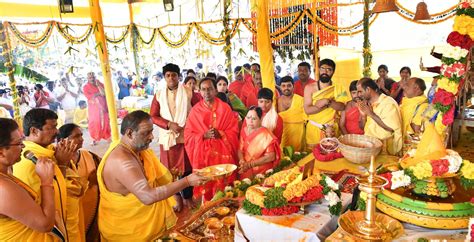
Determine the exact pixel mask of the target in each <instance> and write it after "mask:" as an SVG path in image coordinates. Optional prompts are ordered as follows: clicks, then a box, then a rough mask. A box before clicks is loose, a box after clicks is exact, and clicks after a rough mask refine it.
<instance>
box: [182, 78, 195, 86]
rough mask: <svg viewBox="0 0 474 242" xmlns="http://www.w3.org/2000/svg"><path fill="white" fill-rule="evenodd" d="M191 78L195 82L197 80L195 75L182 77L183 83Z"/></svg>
mask: <svg viewBox="0 0 474 242" xmlns="http://www.w3.org/2000/svg"><path fill="white" fill-rule="evenodd" d="M191 79H194V81H195V82H197V79H196V77H194V76H187V77H186V78H184V82H183V83H184V84H187V83H188V82H189V81H190V80H191Z"/></svg>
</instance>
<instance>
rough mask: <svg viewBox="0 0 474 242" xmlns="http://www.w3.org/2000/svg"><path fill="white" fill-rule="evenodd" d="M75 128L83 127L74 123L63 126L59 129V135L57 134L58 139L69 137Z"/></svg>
mask: <svg viewBox="0 0 474 242" xmlns="http://www.w3.org/2000/svg"><path fill="white" fill-rule="evenodd" d="M75 128H79V129H80V128H81V127H79V125H77V124H74V123H68V124H65V125H63V126H61V127H60V128H59V130H58V136H57V138H58V140H62V139H65V138H67V137H69V136H70V135H71V133H72V131H73V130H74V129H75Z"/></svg>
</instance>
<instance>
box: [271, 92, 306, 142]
mask: <svg viewBox="0 0 474 242" xmlns="http://www.w3.org/2000/svg"><path fill="white" fill-rule="evenodd" d="M303 104H304V99H303V97H302V96H300V95H298V94H294V95H293V99H292V101H291V106H290V108H289V109H288V110H286V111H283V112H280V113H278V114H279V115H280V117H281V118H282V119H283V135H282V138H281V146H282V147H285V146H289V145H291V146H293V148H294V149H295V150H296V151H303V149H304V147H303V138H304V137H303V135H304V128H305V127H304V126H305V122H306V120H307V116H306V113H305V112H304V107H303Z"/></svg>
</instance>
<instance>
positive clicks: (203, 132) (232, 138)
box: [184, 78, 239, 200]
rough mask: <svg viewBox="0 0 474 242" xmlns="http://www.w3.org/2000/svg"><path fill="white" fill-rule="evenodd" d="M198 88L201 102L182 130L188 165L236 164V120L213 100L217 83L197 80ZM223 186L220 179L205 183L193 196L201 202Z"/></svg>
mask: <svg viewBox="0 0 474 242" xmlns="http://www.w3.org/2000/svg"><path fill="white" fill-rule="evenodd" d="M199 89H200V90H201V94H202V96H203V97H204V100H201V101H200V102H199V103H197V104H196V105H195V106H194V107H193V108H192V109H191V112H190V113H189V117H188V120H187V122H186V127H185V129H184V139H185V140H184V144H185V147H186V152H187V154H188V156H189V160H190V162H191V166H192V167H193V169H201V168H204V167H207V166H212V165H218V164H236V157H237V147H238V136H239V127H238V121H237V118H236V116H235V115H234V113H233V112H232V109H231V108H230V106H229V105H227V104H226V103H224V102H222V101H221V100H220V99H218V98H216V95H217V84H216V83H215V81H214V80H213V79H210V78H204V79H203V80H201V82H200V83H199ZM232 179H233V177H231V178H230V179H228V180H227V181H228V182H231V181H232ZM225 185H226V184H224V182H223V181H222V180H218V181H214V182H209V184H207V185H206V186H200V187H195V188H194V194H195V196H200V195H201V194H204V199H206V200H210V199H211V198H212V196H213V195H214V193H215V192H216V191H218V190H219V189H223V188H224V187H225Z"/></svg>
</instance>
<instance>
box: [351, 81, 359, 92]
mask: <svg viewBox="0 0 474 242" xmlns="http://www.w3.org/2000/svg"><path fill="white" fill-rule="evenodd" d="M357 82H358V81H357V80H355V81H351V84H349V91H351V92H352V91H357Z"/></svg>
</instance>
